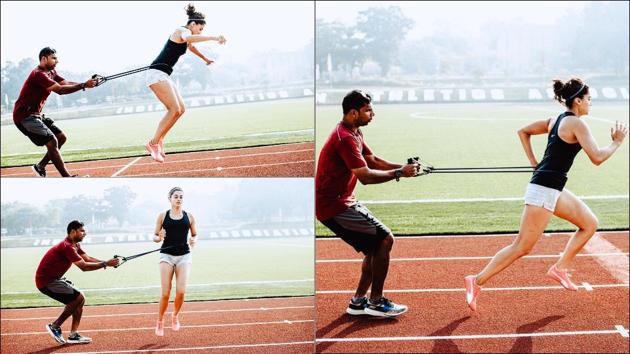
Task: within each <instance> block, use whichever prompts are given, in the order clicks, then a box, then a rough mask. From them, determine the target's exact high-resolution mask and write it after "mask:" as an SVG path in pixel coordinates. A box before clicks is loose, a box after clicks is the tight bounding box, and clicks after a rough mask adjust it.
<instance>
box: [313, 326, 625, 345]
mask: <svg viewBox="0 0 630 354" xmlns="http://www.w3.org/2000/svg"><path fill="white" fill-rule="evenodd" d="M617 326H619V325H617ZM617 326H615V329H610V330H591V331H562V332H535V333H497V334H468V335H454V336H409V337H364V338H317V339H315V342H317V343H324V342H385V341H422V340H458V339H498V338H522V337H557V336H580V335H589V334H618V335H622V336H623V334H621V331H620V330H619V329H618V328H617ZM624 331H625V329H624Z"/></svg>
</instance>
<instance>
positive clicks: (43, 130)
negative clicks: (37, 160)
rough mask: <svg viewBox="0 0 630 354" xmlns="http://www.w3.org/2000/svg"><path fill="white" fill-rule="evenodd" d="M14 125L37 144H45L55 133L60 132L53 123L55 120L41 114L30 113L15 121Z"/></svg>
mask: <svg viewBox="0 0 630 354" xmlns="http://www.w3.org/2000/svg"><path fill="white" fill-rule="evenodd" d="M15 126H16V127H17V128H18V129H19V130H20V131H21V132H22V134H24V135H26V136H28V138H29V139H31V141H32V142H33V144H35V145H37V146H44V145H46V144H47V143H48V142H49V141H51V140H52V139H53V138H54V137H55V135H57V134H60V133H61V129H59V128H58V127H57V126H56V125H55V121H54V120H52V119H51V118H48V117H46V116H44V115H43V114H42V115H41V116H38V115H30V116H28V117H26V118H24V119H23V120H22V121H21V122H19V123H15Z"/></svg>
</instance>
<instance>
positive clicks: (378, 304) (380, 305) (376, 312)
mask: <svg viewBox="0 0 630 354" xmlns="http://www.w3.org/2000/svg"><path fill="white" fill-rule="evenodd" d="M405 312H407V306H405V305H398V304H395V303H393V302H391V301H389V300H388V299H386V298H384V297H381V298H380V299H378V301H375V302H372V300H368V303H367V307H366V308H365V313H366V314H368V315H372V316H378V317H396V316H399V315H402V314H403V313H405Z"/></svg>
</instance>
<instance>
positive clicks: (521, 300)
mask: <svg viewBox="0 0 630 354" xmlns="http://www.w3.org/2000/svg"><path fill="white" fill-rule="evenodd" d="M569 236H570V235H569V234H554V235H552V236H551V237H543V238H542V239H541V241H540V242H539V243H538V244H537V245H536V247H535V249H534V251H533V252H532V253H530V254H529V255H528V256H526V257H524V258H522V259H520V260H518V261H517V262H515V263H514V264H513V265H512V266H511V267H509V268H508V269H506V270H505V271H504V272H502V273H500V274H499V275H497V276H496V277H494V278H493V279H491V280H490V281H489V282H488V283H487V284H486V285H485V287H484V290H483V291H482V293H481V295H480V297H479V299H478V301H477V306H478V311H477V312H476V313H473V312H471V311H470V310H468V307H467V306H466V303H465V295H464V286H463V285H464V280H463V279H464V276H466V275H468V274H474V273H476V272H478V271H480V270H481V269H482V268H483V267H484V266H485V265H486V264H487V263H488V262H489V260H490V258H491V257H492V256H493V255H494V254H495V253H496V252H497V251H498V250H500V249H501V248H503V247H504V246H506V245H508V244H509V243H511V241H512V240H513V237H514V235H479V236H431V237H426V236H423V237H408V238H407V237H399V238H397V240H396V243H395V245H394V250H393V251H392V255H391V257H392V259H391V264H390V270H389V275H388V278H387V281H386V283H385V293H386V296H388V297H389V298H390V299H392V300H393V301H395V302H399V303H403V304H406V305H408V306H409V312H407V313H406V314H403V315H401V316H400V317H399V318H397V319H378V318H373V317H369V316H350V315H347V314H345V308H346V306H347V302H348V300H349V299H350V297H351V296H352V295H353V293H354V289H355V286H356V282H357V281H358V278H359V272H360V265H361V263H360V261H361V257H360V255H359V254H357V253H356V252H354V250H353V249H352V248H351V247H350V246H348V245H346V244H344V243H343V241H341V240H339V239H318V240H317V247H316V250H317V256H316V259H317V261H316V262H317V265H316V270H317V271H316V274H317V280H316V281H317V283H316V285H317V295H316V299H317V316H318V317H317V332H316V337H317V339H316V342H317V347H316V348H317V351H318V352H628V350H629V344H628V325H629V324H628V315H629V314H628V305H629V303H628V280H627V274H628V273H627V267H628V266H627V264H628V232H627V231H624V232H608V233H600V234H599V238H600V239H603V240H605V242H603V241H599V240H598V241H597V242H599V243H601V242H603V243H606V244H607V245H612V246H614V247H613V249H612V251H611V250H608V251H606V252H599V253H593V252H591V253H589V252H588V251H587V249H586V248H585V250H583V251H582V252H581V253H580V255H578V257H576V259H575V262H574V263H573V268H574V276H573V280H574V281H575V282H576V283H578V284H581V287H580V289H579V291H577V292H570V291H567V290H564V289H563V288H562V287H560V285H559V284H557V283H555V282H554V281H552V280H550V279H548V278H547V277H546V276H545V272H546V270H547V269H548V268H549V266H551V265H552V264H553V263H554V262H555V261H556V260H557V258H558V254H559V253H560V252H561V251H562V249H563V247H564V245H565V244H566V241H567V240H568V237H569ZM594 240H595V238H594V239H593V240H592V241H591V243H593V241H594ZM615 262H616V263H620V264H622V265H623V267H625V279H619V278H618V277H616V276H613V275H612V273H611V271H609V267H610V266H611V263H613V265H614V263H615Z"/></svg>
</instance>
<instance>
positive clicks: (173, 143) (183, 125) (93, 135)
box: [1, 98, 314, 167]
mask: <svg viewBox="0 0 630 354" xmlns="http://www.w3.org/2000/svg"><path fill="white" fill-rule="evenodd" d="M163 114H164V113H163V112H150V113H138V114H133V115H120V116H107V117H98V118H85V119H71V120H61V121H57V125H58V126H59V127H60V128H61V129H62V130H63V131H64V132H65V133H66V135H67V136H68V141H67V143H66V145H64V147H63V149H62V153H63V157H64V159H65V160H66V161H79V160H87V159H103V158H113V157H122V156H135V155H142V154H145V153H146V151H145V149H144V144H146V142H147V141H148V140H149V138H151V137H152V136H153V133H154V132H155V129H156V127H157V124H158V122H159V120H160V119H161V118H162V115H163ZM51 117H52V118H53V119H54V115H51ZM313 119H314V118H313V98H301V99H289V100H279V101H270V102H255V103H245V104H235V105H224V106H215V107H201V108H189V109H188V110H187V111H186V113H184V116H183V117H182V118H180V120H179V121H178V122H177V124H176V125H175V126H174V127H173V129H172V130H171V131H170V132H169V135H168V136H167V139H166V141H165V144H166V148H167V149H168V151H169V152H176V151H194V150H209V149H222V148H232V147H244V146H255V145H268V144H278V143H291V142H304V141H313V139H314V137H313V132H312V129H313ZM1 136H2V163H1V165H2V167H7V166H16V165H25V164H32V163H35V162H37V161H39V160H40V159H41V157H42V156H43V154H44V152H45V149H44V148H42V147H37V146H35V145H33V144H32V143H31V141H30V140H29V139H28V138H27V137H25V136H24V135H22V133H20V131H19V130H18V129H17V128H16V127H15V126H14V125H13V124H10V125H3V126H2V127H1Z"/></svg>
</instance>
